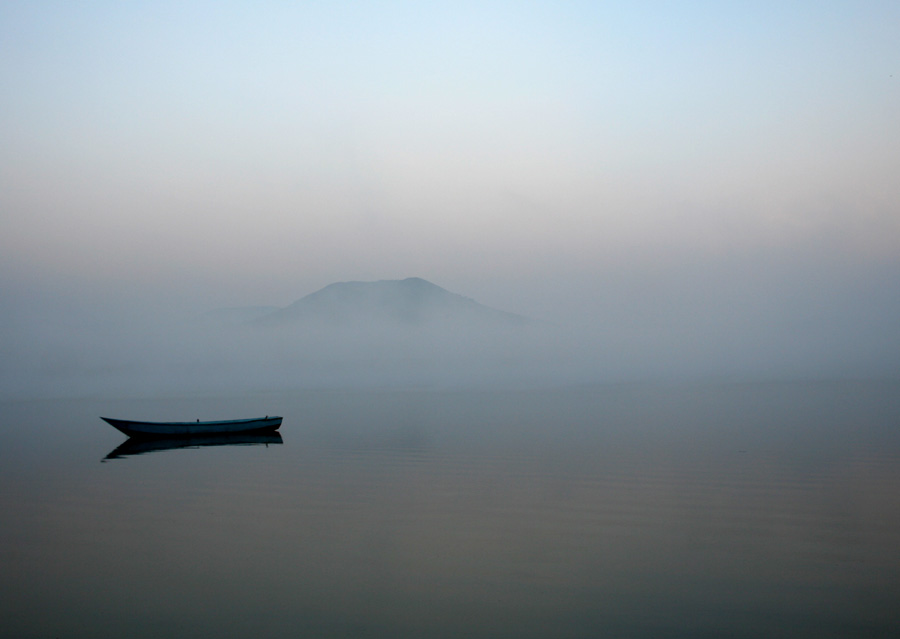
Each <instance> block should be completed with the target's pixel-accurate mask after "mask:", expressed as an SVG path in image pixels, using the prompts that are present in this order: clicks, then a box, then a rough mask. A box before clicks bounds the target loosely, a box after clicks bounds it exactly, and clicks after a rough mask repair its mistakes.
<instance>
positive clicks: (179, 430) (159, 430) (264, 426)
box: [100, 415, 281, 437]
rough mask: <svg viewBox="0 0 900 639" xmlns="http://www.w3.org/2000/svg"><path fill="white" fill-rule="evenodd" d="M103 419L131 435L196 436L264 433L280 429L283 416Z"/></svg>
mask: <svg viewBox="0 0 900 639" xmlns="http://www.w3.org/2000/svg"><path fill="white" fill-rule="evenodd" d="M100 419H102V420H103V421H105V422H106V423H107V424H109V425H111V426H112V427H113V428H117V429H118V430H120V431H122V432H123V433H125V434H126V435H128V436H130V437H196V436H198V435H221V434H225V433H262V432H270V431H275V430H278V428H279V427H280V426H281V417H269V416H268V415H266V416H265V417H256V418H252V419H229V420H225V421H218V422H201V421H200V420H199V419H198V420H197V421H195V422H135V421H130V420H126V419H112V418H109V417H101V418H100Z"/></svg>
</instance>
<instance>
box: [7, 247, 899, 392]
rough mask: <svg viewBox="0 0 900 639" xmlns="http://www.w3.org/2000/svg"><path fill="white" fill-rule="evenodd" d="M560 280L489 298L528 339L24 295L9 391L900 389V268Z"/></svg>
mask: <svg viewBox="0 0 900 639" xmlns="http://www.w3.org/2000/svg"><path fill="white" fill-rule="evenodd" d="M410 275H411V276H413V275H416V274H415V273H410ZM549 275H552V276H553V278H555V279H548V280H543V281H536V280H527V279H524V278H523V279H522V281H519V282H505V284H506V286H505V288H504V287H501V286H500V284H504V282H499V283H498V282H494V283H493V287H494V290H497V291H500V293H498V294H497V295H496V298H497V299H498V300H500V302H499V303H498V302H497V301H495V300H494V299H485V298H483V297H479V298H478V299H476V300H475V301H476V302H479V303H481V304H484V305H486V306H488V307H492V308H495V309H499V310H502V311H514V312H516V313H520V314H521V315H524V316H526V317H527V318H528V321H524V322H522V323H516V322H502V321H500V322H498V321H494V319H495V318H492V317H490V316H489V317H482V316H480V315H477V314H474V315H466V314H465V313H455V312H451V313H447V312H442V313H440V314H434V313H432V314H430V315H429V313H430V311H429V308H432V309H433V306H429V305H433V303H434V302H433V300H432V301H429V300H427V299H423V300H415V303H416V304H418V305H419V306H417V307H416V308H417V309H418V310H417V311H416V312H417V313H418V314H417V315H415V316H411V317H407V318H405V319H403V318H400V319H398V317H399V316H397V315H396V313H395V311H396V308H393V307H391V308H384V306H385V304H388V305H389V306H390V305H393V304H394V302H384V301H381V302H379V304H381V305H382V307H379V308H381V310H377V311H372V309H371V308H368V309H354V307H353V304H352V303H351V304H349V306H347V308H343V309H342V310H341V311H340V313H341V315H340V316H339V317H337V316H330V317H323V318H318V319H315V318H313V319H310V318H308V317H307V318H305V319H304V318H301V319H294V320H291V321H283V322H276V323H272V322H268V323H267V322H264V321H263V322H261V321H254V320H255V318H259V317H264V316H266V315H268V314H270V313H271V312H272V311H273V310H277V309H279V308H284V307H287V306H289V305H290V304H291V303H293V302H295V301H296V300H298V299H300V298H302V297H304V296H305V295H307V294H310V293H313V292H315V290H314V289H311V290H298V291H297V294H296V297H295V298H294V299H288V300H270V302H271V305H270V306H266V307H258V306H257V307H254V306H252V305H250V304H248V305H246V306H243V307H242V306H238V305H235V306H233V307H230V308H223V307H218V306H217V307H214V308H210V307H207V306H206V304H207V303H208V301H209V300H208V296H207V295H204V294H203V293H202V292H201V291H200V290H198V291H196V292H192V291H191V289H190V288H189V287H184V286H182V287H179V286H177V285H175V284H173V285H172V287H171V290H170V293H169V294H164V293H162V292H160V291H162V290H164V289H163V287H159V288H157V289H156V290H155V291H146V292H145V293H146V294H145V295H142V294H141V292H139V291H138V292H136V291H135V290H133V289H129V288H127V287H118V288H114V287H110V288H108V289H107V290H100V289H99V288H98V287H97V286H95V285H94V286H88V285H86V284H84V285H82V286H81V287H77V286H74V285H72V283H71V282H70V283H69V286H67V288H66V290H64V291H63V290H62V289H61V288H60V287H57V288H52V287H49V286H46V285H43V286H41V285H38V284H35V283H33V282H32V283H29V284H28V285H24V284H22V283H21V282H20V283H15V282H12V281H11V280H9V279H8V280H7V282H6V285H5V286H4V288H5V291H6V293H5V294H4V296H3V306H2V309H0V310H2V315H0V317H2V325H0V326H2V336H0V339H2V341H0V350H2V352H0V358H2V360H0V388H2V394H3V396H4V398H27V397H63V396H105V395H115V396H127V397H132V396H133V397H140V396H158V395H167V396H170V395H189V394H197V393H235V392H265V391H272V390H284V389H291V388H329V387H346V388H352V387H423V388H444V387H465V388H483V387H538V386H554V385H565V384H589V383H612V382H630V381H735V380H760V379H800V378H802V379H821V378H846V377H853V378H858V377H863V378H873V377H878V378H883V377H897V376H900V335H898V327H900V267H898V264H897V263H895V262H892V261H887V260H881V261H879V260H871V259H870V260H862V259H856V260H853V259H850V258H848V257H847V256H843V257H841V256H834V255H831V256H826V255H824V254H820V255H818V256H806V257H800V256H798V255H796V254H793V255H780V256H778V255H773V254H768V255H743V256H724V257H723V256H719V257H710V256H706V257H699V256H696V255H695V256H691V255H683V256H682V257H681V258H676V257H673V256H669V257H663V256H659V259H657V260H656V261H640V260H635V261H633V262H632V263H624V264H619V268H618V269H608V270H605V271H599V270H598V271H597V272H595V273H590V274H588V275H584V274H582V275H581V276H576V275H572V276H568V277H563V276H562V275H560V274H559V273H555V274H549ZM549 275H548V277H549ZM376 279H379V278H378V277H377V276H376V277H373V278H372V280H376ZM325 284H328V283H323V286H324V285H325ZM434 284H436V285H438V286H441V285H442V284H443V283H442V282H441V281H436V282H434ZM223 286H224V284H223ZM479 286H480V287H481V288H483V289H487V288H491V287H490V286H488V284H486V283H485V281H482V282H481V283H480V284H479V285H478V286H476V285H474V284H473V286H472V288H478V287H479ZM226 288H227V287H226ZM237 293H240V291H237V292H236V294H237ZM450 293H455V294H459V295H461V296H464V297H469V291H467V290H452V291H450ZM248 297H250V296H249V295H248ZM454 299H455V298H454ZM459 299H462V298H459ZM503 300H517V301H518V303H517V304H516V305H515V308H508V307H507V308H504V307H503V304H502V301H503ZM469 301H471V300H469ZM382 311H384V312H382Z"/></svg>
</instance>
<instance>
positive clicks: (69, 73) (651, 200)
mask: <svg viewBox="0 0 900 639" xmlns="http://www.w3.org/2000/svg"><path fill="white" fill-rule="evenodd" d="M0 140H2V144H0V272H2V275H0V285H2V286H3V288H4V289H5V290H6V294H5V295H3V297H5V298H6V304H5V306H7V307H10V306H13V305H21V304H23V302H22V300H28V302H27V303H28V304H34V305H35V308H37V307H39V306H40V303H41V302H40V300H44V301H47V300H50V301H52V300H53V299H54V297H57V296H59V297H65V296H70V297H77V296H83V297H86V298H87V297H90V296H94V297H104V296H105V298H104V299H106V300H107V301H110V300H112V301H113V303H120V304H122V305H129V304H133V303H137V301H138V300H152V299H168V300H178V301H179V302H180V303H183V304H184V305H186V306H188V307H191V308H192V309H193V310H195V311H197V312H201V311H204V310H209V309H212V308H216V307H222V306H243V305H256V304H265V305H279V306H283V305H287V304H289V303H291V302H293V301H294V300H296V299H298V298H300V297H302V296H303V295H306V294H308V293H311V292H313V291H315V290H317V289H319V288H321V287H323V286H325V285H327V284H330V283H332V282H336V281H347V280H379V279H395V278H397V279H399V278H405V277H413V276H415V277H422V278H425V279H427V280H429V281H432V282H435V283H436V284H439V285H441V286H443V287H445V288H448V289H450V290H452V291H454V292H457V293H461V294H463V295H466V296H470V297H473V298H475V299H477V300H478V301H480V302H483V303H485V304H488V305H491V306H495V307H499V308H503V309H505V310H509V311H513V312H519V313H525V314H533V315H537V316H539V317H548V318H553V317H558V316H563V315H570V316H572V317H575V316H579V317H582V318H585V319H584V320H583V321H585V322H590V321H596V322H601V321H603V320H604V319H605V318H608V317H612V316H620V319H621V321H622V322H623V323H627V322H628V321H631V320H633V319H635V318H641V317H646V315H647V313H657V314H659V313H663V312H668V311H666V310H665V309H666V308H669V309H670V310H673V311H674V312H673V316H675V317H681V316H688V315H691V313H692V312H693V311H692V310H691V309H696V308H699V306H697V304H700V305H701V306H703V305H705V306H707V307H709V306H712V307H714V308H720V307H722V306H723V305H728V304H729V303H731V302H736V303H740V300H747V299H752V300H754V303H755V302H759V303H760V304H764V305H768V306H770V307H771V306H773V305H775V306H777V304H778V300H779V299H794V298H796V297H797V295H798V294H800V296H801V297H802V296H803V295H808V296H809V302H810V305H809V306H808V307H806V308H807V309H808V313H807V314H810V313H813V312H814V311H813V310H812V309H815V308H816V304H818V305H819V306H820V307H821V306H822V305H823V304H824V305H825V306H827V307H829V308H832V307H833V308H835V309H837V308H839V307H842V305H844V304H845V303H847V300H848V299H850V298H852V297H853V296H856V297H855V298H854V299H856V302H858V303H859V304H861V305H862V306H864V307H865V310H864V311H862V315H863V316H865V317H866V318H867V320H866V321H868V322H869V323H868V324H866V326H868V327H871V326H875V325H877V326H878V327H880V328H879V330H882V331H883V337H884V338H885V339H890V338H891V334H890V333H889V332H886V331H889V330H890V329H888V328H886V327H888V326H890V325H891V323H892V321H893V319H895V318H897V317H900V315H894V313H895V311H896V310H897V307H898V305H900V297H898V294H900V289H898V284H897V282H898V279H897V277H898V276H900V179H897V176H896V173H897V168H898V167H900V4H898V3H896V2H893V1H884V2H880V1H875V0H873V1H868V2H858V1H846V2H845V1H824V2H823V1H816V2H811V1H809V2H807V1H805V0H796V1H793V2H766V1H760V2H678V3H673V2H576V1H573V2H464V1H463V2H452V3H443V2H429V3H418V2H327V3H326V2H253V3H250V2H227V1H220V2H166V1H154V2H129V3H119V2H53V1H44V2H3V3H0ZM729 282H734V283H735V285H734V286H732V285H730V284H729ZM773 288H774V290H773ZM635 291H638V292H639V294H636V293H635ZM735 291H739V292H735ZM723 295H724V297H723ZM729 295H732V296H733V297H729ZM848 296H849V297H848ZM648 300H649V301H648ZM685 300H686V301H685ZM729 300H730V301H729ZM117 301H118V302H117ZM692 304H693V306H692ZM0 310H2V309H0ZM803 314H804V313H803V312H800V311H798V312H797V313H795V316H800V315H803ZM835 317H837V316H835ZM622 318H624V319H622ZM841 318H842V319H837V318H836V319H835V322H836V323H840V322H844V323H845V324H846V323H851V324H852V323H853V322H855V321H857V320H858V319H859V318H858V317H857V318H856V319H846V318H845V317H844V316H841ZM866 330H868V329H866ZM898 341H900V338H898Z"/></svg>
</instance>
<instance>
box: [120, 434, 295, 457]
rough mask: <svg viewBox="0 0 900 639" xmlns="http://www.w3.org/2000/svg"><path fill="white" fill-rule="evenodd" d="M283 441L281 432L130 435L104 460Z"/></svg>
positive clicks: (279, 442) (281, 442)
mask: <svg viewBox="0 0 900 639" xmlns="http://www.w3.org/2000/svg"><path fill="white" fill-rule="evenodd" d="M283 443H284V440H283V439H281V435H280V434H279V433H256V434H254V433H244V434H240V433H236V434H232V435H228V434H225V435H203V436H198V437H166V438H161V437H154V438H152V439H145V438H138V437H129V438H128V439H127V440H125V441H124V442H123V443H122V444H120V445H119V446H117V447H116V448H115V449H113V450H112V452H110V453H109V454H108V455H107V456H106V457H104V458H103V461H106V460H107V459H122V458H125V457H133V456H135V455H143V454H145V453H157V452H160V451H164V450H175V449H179V448H203V447H205V446H258V445H261V444H263V445H266V446H268V445H269V444H283Z"/></svg>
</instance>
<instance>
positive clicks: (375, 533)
mask: <svg viewBox="0 0 900 639" xmlns="http://www.w3.org/2000/svg"><path fill="white" fill-rule="evenodd" d="M264 414H280V415H283V416H284V418H285V419H284V425H283V427H282V430H281V437H282V438H283V442H282V443H279V442H278V441H269V442H268V443H264V442H261V443H254V442H245V443H244V444H243V445H216V446H203V447H196V448H188V449H185V448H176V449H162V450H140V449H131V450H128V449H125V450H121V449H120V450H119V451H118V452H117V453H115V454H114V458H112V459H109V460H106V461H102V460H104V458H106V457H107V455H109V454H110V453H113V451H114V450H115V449H116V448H117V447H118V446H119V445H120V444H122V443H123V442H124V441H125V438H124V436H123V435H121V434H120V433H118V432H117V431H114V430H113V429H112V428H111V427H109V426H108V425H106V424H104V423H103V422H101V421H100V420H99V419H98V416H99V415H109V416H116V417H124V418H135V419H195V418H199V419H217V418H223V419H225V418H237V417H251V416H257V415H264ZM0 429H2V430H0V482H2V483H0V488H2V493H0V565H2V570H0V620H2V626H3V628H2V630H0V635H2V636H9V637H60V638H63V637H66V638H71V637H100V638H102V637H122V636H128V637H164V636H165V637H169V636H192V637H248V636H254V637H284V636H306V637H517V638H519V637H554V638H565V637H585V638H587V637H603V636H609V637H706V636H708V637H718V636H729V637H759V636H767V637H848V636H868V637H896V636H900V587H898V584H900V384H898V383H893V382H891V383H872V382H834V383H814V384H813V383H810V384H802V383H790V384H754V385H751V384H747V385H718V386H703V387H701V386H607V387H592V388H570V389H557V390H540V391H528V392H518V391H515V392H514V391H484V392H475V391H424V390H411V391H396V390H391V391H388V390H384V391H298V392H294V393H279V394H269V395H265V394H259V395H248V396H246V397H228V398H194V399H191V398H187V399H185V398H180V399H158V400H112V401H111V400H68V401H32V402H6V403H3V404H0ZM218 443H219V444H222V442H218ZM101 462H102V463H101Z"/></svg>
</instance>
